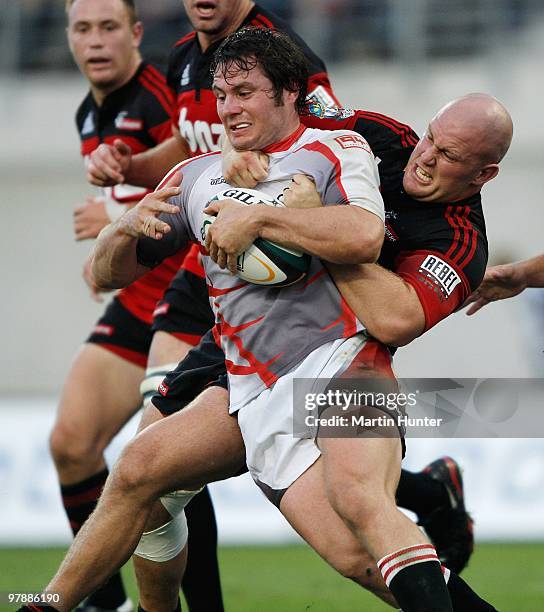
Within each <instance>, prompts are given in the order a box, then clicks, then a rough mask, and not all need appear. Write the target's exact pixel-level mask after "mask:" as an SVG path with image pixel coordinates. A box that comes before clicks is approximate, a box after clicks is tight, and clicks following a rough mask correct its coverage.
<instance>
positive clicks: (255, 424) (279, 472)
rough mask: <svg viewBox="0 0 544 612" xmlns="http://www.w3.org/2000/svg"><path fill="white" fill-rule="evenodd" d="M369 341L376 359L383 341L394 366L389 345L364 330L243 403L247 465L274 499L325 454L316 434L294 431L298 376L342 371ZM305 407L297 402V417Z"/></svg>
mask: <svg viewBox="0 0 544 612" xmlns="http://www.w3.org/2000/svg"><path fill="white" fill-rule="evenodd" d="M365 345H372V351H374V352H373V353H372V355H371V359H370V361H371V362H372V363H374V353H375V352H376V346H377V347H378V349H377V350H378V351H379V353H380V359H381V361H382V363H383V362H384V361H387V365H388V367H389V368H390V360H391V358H390V355H389V352H388V351H387V349H386V348H385V346H383V345H381V344H380V343H378V342H377V341H375V340H373V339H370V340H369V338H368V336H366V334H365V333H364V332H362V333H359V334H357V335H356V336H352V337H351V338H348V339H340V340H335V341H334V342H328V343H327V344H324V345H323V346H320V347H319V348H317V349H315V350H314V351H313V352H312V353H310V354H309V355H308V357H306V359H304V361H302V362H301V363H300V364H299V365H298V366H297V367H296V368H295V369H294V370H291V371H290V372H289V373H288V374H285V375H284V376H282V377H281V378H279V379H278V381H277V382H276V384H275V385H274V386H273V387H272V388H270V389H266V390H265V391H263V392H262V393H261V394H260V395H258V396H257V397H256V398H254V399H252V400H251V401H249V402H248V403H247V404H244V405H243V406H242V407H241V408H240V409H239V411H238V424H239V426H240V430H241V432H242V437H243V439H244V443H245V447H246V462H247V467H248V469H249V472H250V474H251V476H252V477H253V480H255V482H256V483H257V484H258V485H259V487H260V488H261V489H262V490H263V492H264V493H265V495H266V496H267V497H268V499H270V501H272V502H273V503H274V504H276V505H279V502H280V501H281V498H282V497H283V494H284V493H285V491H286V490H287V488H288V487H289V486H290V485H292V484H293V482H295V480H297V478H299V476H301V475H302V474H303V473H304V472H305V471H306V470H307V469H308V468H309V467H310V466H311V465H312V464H313V463H314V462H315V461H316V460H317V459H318V458H319V456H320V454H321V452H320V450H319V448H318V447H317V444H316V442H315V435H312V434H311V433H308V434H306V436H305V437H301V436H295V435H294V427H295V416H294V415H295V412H294V402H293V380H294V379H315V378H324V379H331V378H336V377H339V376H341V375H342V374H343V373H344V372H345V371H346V370H347V369H348V368H349V367H350V365H352V364H353V362H354V361H355V360H356V358H357V357H358V356H360V355H361V353H362V352H363V349H364V348H365ZM367 348H370V346H367ZM372 351H371V352H372ZM368 367H369V368H370V367H371V365H369V366H368ZM308 384H309V385H311V386H312V387H311V388H312V389H314V388H316V387H317V386H318V385H319V383H316V382H312V381H308ZM321 384H323V383H321ZM300 410H302V411H303V410H304V407H302V406H300V407H299V406H297V409H296V415H297V416H296V419H297V421H298V419H299V414H298V413H299V411H300Z"/></svg>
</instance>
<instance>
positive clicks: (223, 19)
mask: <svg viewBox="0 0 544 612" xmlns="http://www.w3.org/2000/svg"><path fill="white" fill-rule="evenodd" d="M183 5H184V6H185V11H186V12H187V17H188V18H189V20H190V22H191V23H192V25H193V28H194V29H195V30H196V31H197V32H202V33H204V34H207V35H209V36H217V37H218V38H223V37H225V36H227V35H228V34H230V33H231V32H233V31H234V30H235V29H236V28H237V27H238V26H239V25H240V20H241V19H243V18H244V17H245V15H246V13H247V12H248V11H249V8H250V6H251V3H250V2H249V0H183Z"/></svg>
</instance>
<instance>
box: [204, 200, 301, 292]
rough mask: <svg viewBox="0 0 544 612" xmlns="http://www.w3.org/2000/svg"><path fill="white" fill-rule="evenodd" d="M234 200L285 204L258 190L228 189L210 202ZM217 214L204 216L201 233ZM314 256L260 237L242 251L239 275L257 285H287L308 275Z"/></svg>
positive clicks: (206, 229) (239, 261) (280, 205)
mask: <svg viewBox="0 0 544 612" xmlns="http://www.w3.org/2000/svg"><path fill="white" fill-rule="evenodd" d="M226 199H232V200H236V201H237V202H240V203H242V204H245V205H246V206H251V205H253V204H266V205H267V206H278V207H284V205H283V204H282V203H281V202H279V201H278V200H276V199H274V198H273V197H271V196H268V195H267V194H265V193H262V192H260V191H257V190H256V189H245V188H241V189H237V188H229V189H225V190H223V191H220V192H219V193H217V194H216V195H215V196H214V197H213V198H212V199H211V200H210V202H214V201H217V200H226ZM214 221H215V217H212V216H210V215H203V220H202V227H201V235H202V240H205V239H206V234H207V232H208V228H209V226H210V225H211V224H212V223H213V222H214ZM310 261H311V257H310V255H308V254H306V253H301V252H300V251H295V250H293V249H288V248H286V247H283V246H280V245H279V244H276V243H275V242H270V241H269V240H263V239H262V238H257V240H255V242H254V243H253V244H252V245H251V246H250V247H249V248H248V249H246V250H245V251H243V252H242V253H240V255H239V256H238V262H237V275H238V276H239V277H240V278H241V279H243V280H245V281H247V282H249V283H253V284H255V285H266V286H273V287H287V286H288V285H292V284H293V283H296V282H297V281H299V280H301V279H302V278H304V277H305V276H306V273H307V271H308V268H309V267H310Z"/></svg>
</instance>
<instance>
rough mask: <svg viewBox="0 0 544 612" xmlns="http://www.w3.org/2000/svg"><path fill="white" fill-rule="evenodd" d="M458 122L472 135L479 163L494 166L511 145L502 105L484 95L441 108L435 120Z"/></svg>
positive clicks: (508, 121) (509, 125)
mask: <svg viewBox="0 0 544 612" xmlns="http://www.w3.org/2000/svg"><path fill="white" fill-rule="evenodd" d="M444 116H448V119H450V120H451V121H452V122H462V123H463V124H464V126H465V127H466V128H468V129H469V130H470V131H471V133H472V140H473V143H474V152H475V153H476V154H478V155H480V156H481V158H480V159H481V161H482V163H485V164H498V163H499V162H500V161H501V160H502V158H503V157H504V156H505V155H506V152H507V151H508V149H509V147H510V143H511V142H512V134H513V124H512V117H510V113H509V112H508V111H507V110H506V108H505V107H504V105H503V104H501V102H499V101H498V100H497V98H494V97H493V96H490V95H488V94H484V93H471V94H467V95H466V96H462V97H461V98H457V99H456V100H453V101H452V102H449V103H448V104H446V105H445V106H444V107H442V108H441V109H440V110H439V111H438V113H437V114H436V117H444Z"/></svg>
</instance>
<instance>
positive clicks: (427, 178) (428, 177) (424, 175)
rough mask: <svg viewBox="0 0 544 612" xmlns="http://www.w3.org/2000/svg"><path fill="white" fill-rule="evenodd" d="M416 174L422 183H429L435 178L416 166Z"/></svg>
mask: <svg viewBox="0 0 544 612" xmlns="http://www.w3.org/2000/svg"><path fill="white" fill-rule="evenodd" d="M416 174H417V176H418V178H420V179H421V180H422V181H425V182H426V183H429V182H430V181H431V180H432V178H433V177H432V176H431V175H430V174H429V173H428V172H425V170H423V168H420V167H419V166H416Z"/></svg>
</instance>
